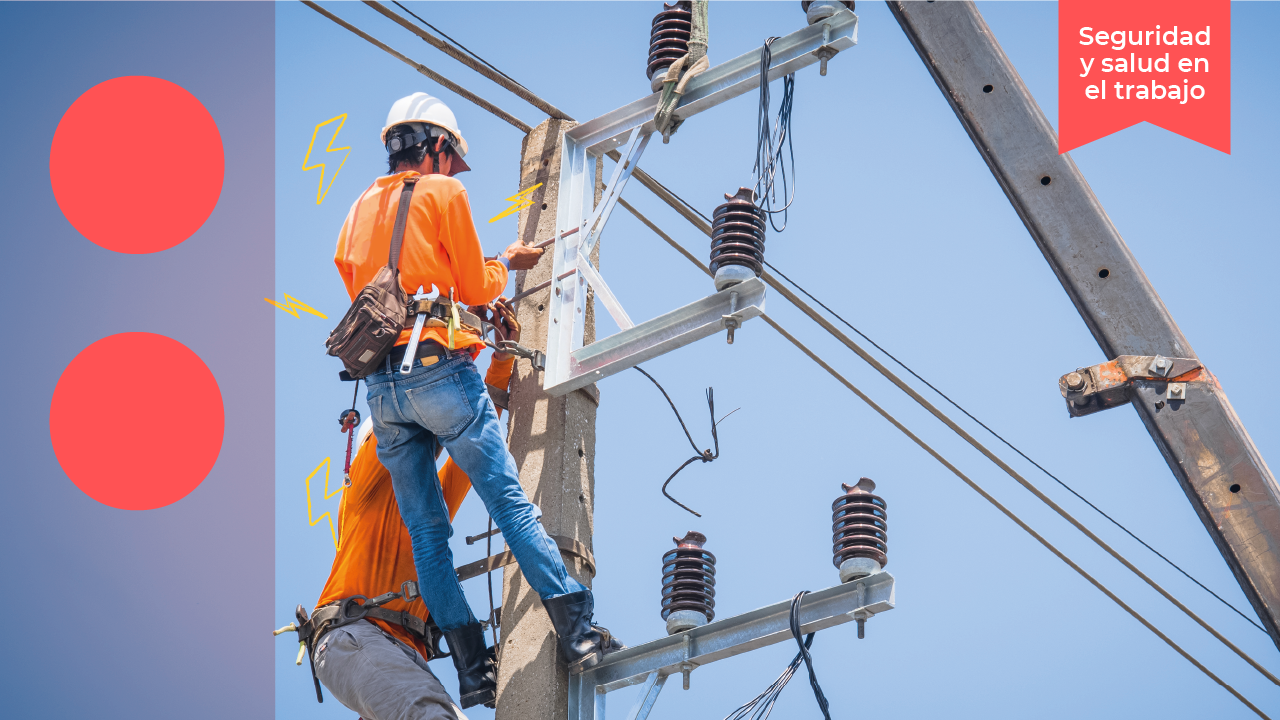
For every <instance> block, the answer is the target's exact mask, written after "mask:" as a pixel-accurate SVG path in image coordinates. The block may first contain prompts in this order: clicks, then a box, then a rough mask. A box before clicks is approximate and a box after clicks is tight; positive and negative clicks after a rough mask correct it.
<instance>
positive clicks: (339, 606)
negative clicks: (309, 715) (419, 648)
mask: <svg viewBox="0 0 1280 720" xmlns="http://www.w3.org/2000/svg"><path fill="white" fill-rule="evenodd" d="M420 597H421V595H419V593H418V583H417V582H415V581H413V580H406V581H404V582H403V583H401V584H400V592H389V593H383V594H382V595H379V596H377V597H375V598H373V599H369V598H367V597H365V596H364V595H352V596H351V597H345V598H342V599H341V600H334V601H333V602H330V603H326V604H324V605H321V606H320V607H318V608H316V609H315V613H314V614H313V615H312V616H311V617H310V618H308V617H307V610H306V608H304V607H302V606H301V605H299V606H298V607H297V609H296V610H295V611H294V615H295V617H296V618H297V622H296V623H289V624H288V625H285V626H284V627H282V628H280V629H279V630H276V631H275V633H274V634H275V635H280V634H281V633H286V632H289V631H290V630H293V631H295V632H297V633H298V660H297V664H298V665H301V664H302V655H303V653H306V654H307V656H308V658H309V659H310V664H311V681H312V682H313V683H315V686H316V702H324V695H323V694H322V693H321V691H320V679H319V678H318V677H316V660H315V650H316V649H315V643H316V642H317V641H318V640H319V639H320V638H322V637H324V636H325V633H327V632H329V631H330V630H333V629H335V628H340V627H342V626H344V625H350V624H352V623H355V622H359V621H361V620H381V621H383V622H387V623H391V624H392V625H399V626H400V627H402V628H404V629H405V630H406V631H408V633H409V635H411V636H412V637H413V638H414V639H415V640H417V641H419V642H421V643H422V645H423V646H424V647H426V649H427V658H426V659H427V660H435V659H436V658H444V657H449V653H447V652H445V651H444V650H443V649H441V647H440V640H441V639H443V638H444V633H443V632H441V630H440V628H439V627H437V626H436V623H435V621H434V620H432V619H431V618H430V617H429V616H428V617H427V619H426V620H423V619H422V618H420V617H418V616H417V615H414V614H413V613H411V612H409V611H408V610H399V611H396V610H388V609H386V608H384V607H381V606H382V605H385V604H387V603H388V602H391V601H392V600H400V599H403V600H404V601H405V602H408V603H412V602H413V601H414V600H417V599H418V598H420Z"/></svg>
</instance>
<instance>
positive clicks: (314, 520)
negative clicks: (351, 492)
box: [306, 458, 346, 551]
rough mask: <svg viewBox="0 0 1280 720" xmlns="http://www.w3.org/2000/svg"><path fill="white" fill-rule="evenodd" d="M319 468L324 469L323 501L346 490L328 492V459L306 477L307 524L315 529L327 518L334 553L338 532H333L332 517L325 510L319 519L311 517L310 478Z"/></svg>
mask: <svg viewBox="0 0 1280 720" xmlns="http://www.w3.org/2000/svg"><path fill="white" fill-rule="evenodd" d="M320 468H324V498H323V499H325V500H328V499H329V498H331V497H333V496H334V495H337V494H338V493H340V492H342V491H343V490H345V489H346V488H341V487H340V488H338V489H337V490H334V491H333V492H329V458H325V459H324V462H322V463H320V464H319V465H317V466H316V469H315V470H312V471H311V474H310V475H308V476H307V480H306V485H307V522H309V523H311V527H315V526H316V524H317V523H319V522H320V521H321V520H324V519H326V518H328V520H329V533H330V534H331V535H333V549H334V550H335V551H336V550H337V549H338V531H337V530H335V529H334V527H333V516H332V515H330V514H329V512H328V511H327V510H326V511H325V512H324V514H322V515H321V516H320V517H318V518H312V517H311V478H313V477H315V476H316V473H318V472H320ZM339 507H341V505H339Z"/></svg>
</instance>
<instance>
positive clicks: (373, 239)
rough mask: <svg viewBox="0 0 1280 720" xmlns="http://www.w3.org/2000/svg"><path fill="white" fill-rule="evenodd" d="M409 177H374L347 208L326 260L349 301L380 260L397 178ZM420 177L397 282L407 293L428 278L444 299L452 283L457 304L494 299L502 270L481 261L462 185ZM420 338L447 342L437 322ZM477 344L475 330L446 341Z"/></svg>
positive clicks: (395, 203) (395, 204)
mask: <svg viewBox="0 0 1280 720" xmlns="http://www.w3.org/2000/svg"><path fill="white" fill-rule="evenodd" d="M411 175H418V173H415V172H402V173H396V174H395V175H386V176H383V177H380V178H378V179H377V180H375V181H374V182H373V184H372V185H370V186H369V189H368V190H365V191H364V193H363V194H361V195H360V198H359V199H357V200H356V202H355V204H354V205H352V206H351V210H350V211H349V212H348V213H347V219H346V221H345V222H344V223H343V224H342V231H341V232H340V233H339V234H338V249H337V252H336V253H335V254H334V256H333V262H334V264H336V265H337V266H338V272H339V273H340V274H341V275H342V282H343V283H345V284H346V286H347V294H348V295H350V296H351V299H352V300H355V297H356V295H359V294H360V291H361V290H363V289H364V286H365V285H368V284H369V281H370V280H373V276H374V275H376V274H377V273H378V270H379V269H380V268H382V267H383V266H385V265H386V264H387V255H388V253H390V251H391V231H392V229H393V228H394V227H395V223H396V212H397V211H398V210H399V208H400V191H401V190H402V189H403V187H404V185H403V182H402V181H403V180H404V178H406V177H409V176H411ZM420 177H421V179H420V180H419V181H418V185H417V187H416V188H414V191H413V205H412V207H410V208H409V217H408V220H407V221H406V224H405V230H404V242H403V244H402V245H401V249H400V287H401V288H403V289H404V291H405V292H407V293H409V294H410V295H412V294H414V293H416V292H417V291H418V287H419V286H421V287H423V288H424V289H425V290H426V291H427V292H431V286H432V285H433V284H434V285H435V286H436V289H437V290H438V291H439V292H440V295H441V296H443V297H446V298H447V297H449V291H450V289H452V290H453V299H454V300H456V301H458V302H460V303H463V304H465V305H483V304H485V303H487V302H489V301H491V300H493V299H494V298H496V297H498V296H499V295H500V294H502V290H503V288H505V287H506V286H507V268H506V266H504V265H503V264H502V263H500V262H498V261H497V260H488V261H486V260H485V259H484V253H483V252H482V251H481V249H480V238H479V237H477V235H476V227H475V224H474V223H473V222H472V220H471V204H470V203H469V202H468V201H467V191H466V189H465V188H463V187H462V183H461V182H458V181H457V180H455V179H454V178H451V177H446V176H444V175H423V176H420ZM411 334H413V331H412V330H411V329H406V330H404V331H402V332H401V333H400V339H399V340H398V341H397V342H396V344H397V345H404V344H405V343H407V342H409V336H410V335H411ZM420 339H422V340H426V339H431V340H434V341H436V342H438V343H440V344H441V345H445V346H446V347H447V346H448V343H449V333H448V330H447V329H445V328H439V327H427V328H423V331H422V336H421V338H420ZM483 343H484V341H483V340H482V339H481V338H480V337H479V336H478V335H476V334H475V333H471V332H466V331H463V330H459V331H457V332H455V333H454V346H455V347H456V348H458V349H461V348H466V347H471V346H474V345H482V344H483Z"/></svg>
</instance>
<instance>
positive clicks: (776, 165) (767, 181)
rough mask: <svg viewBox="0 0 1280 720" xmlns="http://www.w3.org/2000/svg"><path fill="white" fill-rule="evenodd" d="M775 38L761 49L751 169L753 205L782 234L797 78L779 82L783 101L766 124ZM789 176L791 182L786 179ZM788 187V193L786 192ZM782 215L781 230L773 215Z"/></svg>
mask: <svg viewBox="0 0 1280 720" xmlns="http://www.w3.org/2000/svg"><path fill="white" fill-rule="evenodd" d="M777 39H778V38H776V37H771V38H769V39H767V40H765V41H764V47H762V48H760V106H759V108H758V110H757V115H756V164H755V165H754V166H753V167H752V168H751V172H752V174H753V175H754V176H755V184H754V186H753V187H754V189H755V192H756V202H757V204H758V205H759V206H760V208H761V209H762V210H764V212H765V214H766V215H768V216H769V224H770V225H772V226H773V230H774V232H782V231H783V230H785V229H786V228H787V208H789V207H791V202H792V201H793V200H795V197H796V188H795V174H796V154H795V150H794V148H793V147H792V145H791V107H792V101H793V99H794V97H795V88H796V75H795V73H791V74H789V75H787V76H786V77H784V78H783V79H782V102H781V103H780V104H779V105H778V116H777V118H775V119H774V120H773V123H772V124H770V122H769V120H770V119H769V66H770V65H771V64H772V63H773V52H772V51H771V50H770V49H769V46H770V45H773V43H774V41H775V40H777ZM783 143H786V146H787V156H788V159H789V164H790V166H791V167H790V170H788V168H787V164H788V163H787V162H783V159H782V145H783ZM788 175H790V179H789V180H788ZM778 181H781V185H782V199H783V205H782V207H781V208H778V209H774V205H776V204H777V202H778V197H777V189H776V185H777V184H778ZM788 188H790V193H788ZM779 213H780V214H781V215H782V227H778V225H777V223H776V222H774V219H773V216H774V215H775V214H779Z"/></svg>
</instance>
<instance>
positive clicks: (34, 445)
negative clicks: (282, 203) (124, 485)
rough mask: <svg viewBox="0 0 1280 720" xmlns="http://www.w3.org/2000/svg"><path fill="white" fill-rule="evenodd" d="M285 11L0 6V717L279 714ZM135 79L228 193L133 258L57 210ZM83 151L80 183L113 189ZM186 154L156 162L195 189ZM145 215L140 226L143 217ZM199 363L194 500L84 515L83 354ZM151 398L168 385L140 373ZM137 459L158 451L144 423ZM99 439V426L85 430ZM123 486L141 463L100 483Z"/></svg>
mask: <svg viewBox="0 0 1280 720" xmlns="http://www.w3.org/2000/svg"><path fill="white" fill-rule="evenodd" d="M274 16H275V11H274V8H273V7H272V6H271V5H269V4H266V3H189V4H188V3H121V4H115V3H101V4H99V3H83V4H73V3H49V4H41V3H35V4H9V3H5V4H0V78H2V79H0V88H3V93H4V112H3V113H0V138H3V150H2V152H3V154H4V159H3V164H0V167H2V168H3V169H2V170H0V172H2V173H3V177H4V183H3V188H4V192H2V193H0V217H3V218H4V222H3V231H0V251H2V252H3V261H0V297H2V298H3V305H2V306H3V308H4V313H3V317H4V318H5V319H6V320H7V323H6V332H5V338H4V340H3V341H0V348H3V352H2V353H0V357H2V358H3V359H2V360H0V363H3V369H4V373H3V377H4V381H5V385H6V386H7V388H8V389H7V391H6V392H5V393H4V394H5V397H6V407H5V410H6V411H7V412H6V414H7V415H8V418H9V422H7V423H5V427H4V428H3V431H0V463H3V464H2V465H0V467H2V468H3V469H2V470H0V477H2V478H3V490H0V498H3V499H2V500H0V504H2V506H3V508H4V510H5V513H4V521H3V522H2V523H0V547H3V548H4V551H5V552H4V564H3V572H0V583H3V592H4V594H5V597H6V598H7V599H8V601H9V604H10V607H11V608H13V609H14V610H15V611H17V614H16V616H15V617H14V620H13V621H11V622H9V623H8V628H9V629H8V631H7V632H6V634H5V638H4V642H3V652H0V663H2V664H0V678H2V679H0V687H3V689H4V693H3V695H4V699H3V701H2V703H3V708H4V710H3V713H2V714H3V715H4V716H5V717H13V718H19V717H22V718H25V717H48V718H72V717H92V718H98V719H101V720H107V719H109V718H130V719H131V720H132V719H136V718H173V717H182V718H188V719H195V718H220V719H221V718H228V717H234V718H264V717H269V716H271V715H272V714H273V712H274V698H273V681H272V674H273V668H272V652H273V649H274V648H273V645H272V642H273V639H272V637H271V635H270V634H269V633H268V632H267V630H269V629H271V623H272V621H273V616H272V615H273V613H272V604H273V591H272V588H273V577H274V570H275V568H274V551H273V542H274V535H273V533H274V527H273V517H274V499H273V498H274V488H273V469H274V443H275V438H274V425H275V407H274V405H275V398H274V393H275V382H274V374H273V368H274V355H275V353H274V322H275V315H276V314H277V313H278V311H276V310H275V309H274V308H272V307H271V306H270V305H267V304H266V303H264V302H263V301H262V298H263V297H272V296H274V272H275V260H274V217H275V213H274V165H273V157H274V125H275V122H274V118H275V111H274V93H275V73H274V40H275V38H274ZM123 75H151V76H154V77H159V78H164V79H166V80H169V81H172V82H175V83H177V84H179V85H181V86H183V87H184V88H186V89H187V90H188V91H190V92H191V93H192V94H194V95H195V96H196V97H197V98H199V99H200V101H201V102H202V103H204V105H205V107H206V108H208V110H209V112H210V113H211V114H212V115H213V118H214V119H215V121H216V122H217V123H218V129H219V131H220V133H221V135H222V142H223V145H224V149H225V154H226V178H225V184H224V186H223V190H222V194H221V197H220V199H219V201H218V205H217V208H216V209H215V210H214V212H213V214H212V216H210V218H209V220H208V221H207V222H206V223H205V224H204V226H203V227H202V228H201V229H200V230H199V231H198V232H196V233H195V234H194V235H193V236H192V237H191V238H189V239H188V240H186V241H185V242H183V243H182V244H180V245H178V246H176V247H174V248H171V249H169V250H165V251H163V252H159V253H154V254H150V255H124V254H119V253H115V252H111V251H109V250H105V249H103V248H101V247H98V246H97V245H94V244H93V243H91V242H89V241H88V240H86V239H85V238H84V237H82V236H81V235H80V234H79V233H78V232H76V230H75V229H74V228H73V227H72V226H71V225H70V223H68V222H67V220H66V219H65V218H64V217H63V215H62V213H61V212H60V211H59V209H58V206H57V204H56V202H55V201H54V197H53V193H52V190H51V188H50V183H49V167H48V154H49V147H50V143H51V141H52V138H53V133H54V130H55V128H56V127H57V124H58V121H59V119H60V118H61V116H62V113H63V112H64V111H65V110H66V109H67V107H69V106H70V105H71V103H72V102H74V101H75V99H76V98H77V97H78V96H79V95H80V94H81V93H83V92H84V91H86V90H88V89H89V88H91V87H93V86H94V85H96V84H97V83H100V82H102V81H104V80H108V79H110V78H113V77H118V76H123ZM110 142H111V138H109V137H86V138H84V139H83V145H84V151H85V156H84V159H85V162H84V182H87V183H110V182H112V177H111V168H110V167H104V166H101V165H99V164H96V163H95V159H94V150H93V149H94V147H95V146H97V145H100V144H103V143H110ZM182 179H183V149H182V148H181V147H174V148H172V162H171V163H170V164H168V165H167V166H165V167H157V168H155V181H156V182H157V183H175V182H176V183H181V182H182ZM145 221H146V219H145V218H139V222H145ZM128 331H146V332H154V333H162V334H164V335H168V336H169V337H172V338H174V339H175V340H178V341H179V342H182V343H183V344H185V345H186V346H187V347H189V348H191V349H192V350H193V351H194V352H196V353H197V354H198V355H199V356H200V357H201V358H202V359H203V360H204V362H205V363H206V364H207V365H208V366H209V368H210V370H212V371H213V374H214V376H215V377H216V378H217V380H218V384H219V387H220V389H221V391H222V397H223V402H224V406H225V411H226V433H225V437H224V440H223V445H222V451H221V454H220V455H219V457H218V462H217V464H216V465H215V466H214V469H213V471H212V472H211V473H210V474H209V476H208V477H207V478H206V479H205V481H204V482H203V483H202V484H201V485H200V486H199V487H198V488H196V490H195V491H193V492H192V493H191V494H190V495H188V496H187V497H186V498H184V499H182V500H180V501H179V502H177V503H174V504H173V505H170V506H168V507H164V508H159V509H156V510H149V511H143V512H134V511H124V510H117V509H113V508H110V507H107V506H105V505H101V504H99V503H97V502H95V501H94V500H92V499H90V498H89V497H88V496H86V495H85V494H84V493H82V492H81V491H80V490H78V489H77V488H76V487H75V485H74V484H72V483H71V481H70V480H69V479H68V478H67V476H66V474H65V473H64V472H63V471H62V469H61V468H60V467H59V465H58V462H57V459H56V457H55V456H54V453H53V448H52V446H51V444H50V440H49V426H48V423H49V402H50V398H51V397H52V394H53V389H54V386H55V385H56V383H57V381H58V377H59V375H60V374H61V372H62V370H63V369H64V368H65V367H66V365H67V364H68V363H69V362H70V361H71V359H72V358H73V357H75V355H76V354H77V353H78V352H80V351H81V350H82V349H84V348H85V347H86V346H88V345H89V344H91V343H93V342H94V341H96V340H98V339H100V338H102V337H105V336H107V335H111V334H114V333H119V332H128ZM136 360H137V363H136V368H137V369H136V372H134V373H132V374H130V375H129V376H127V377H121V378H118V382H121V383H128V384H130V385H132V386H133V387H134V388H136V391H137V392H138V393H139V394H143V393H149V392H154V391H155V390H156V389H157V388H159V387H163V384H164V383H165V382H166V381H167V380H168V379H169V378H168V377H167V373H166V370H165V368H163V367H156V366H154V365H153V364H152V363H151V362H149V360H148V358H145V357H140V358H137V359H136ZM129 411H130V409H129V408H128V407H122V408H121V422H125V423H129V424H130V425H131V426H132V427H134V428H135V429H136V434H135V440H134V441H133V443H132V446H131V447H130V448H129V450H130V452H135V453H139V454H141V453H146V452H147V451H148V448H147V440H148V432H147V429H148V427H151V426H154V425H156V424H158V423H181V422H183V411H182V408H181V407H175V408H173V412H172V414H171V415H169V416H167V417H136V416H132V415H130V414H129ZM84 432H86V433H92V432H94V428H92V427H86V428H84ZM103 472H107V473H112V474H114V475H116V476H118V477H120V479H121V481H122V482H125V481H127V477H128V467H104V468H103Z"/></svg>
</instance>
